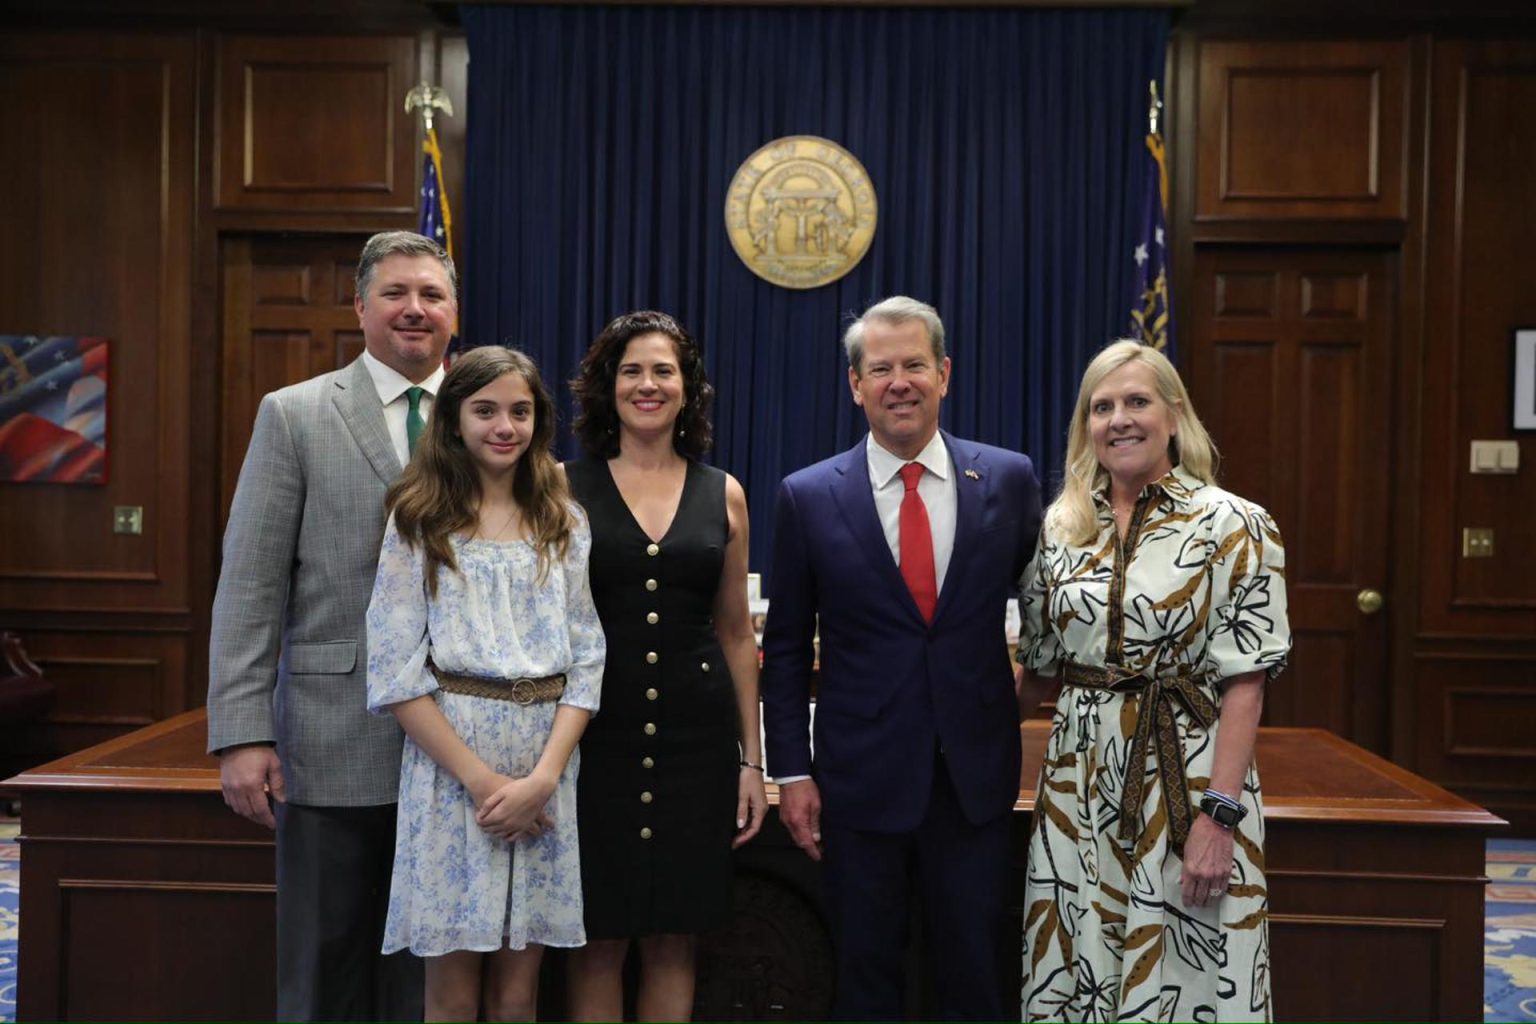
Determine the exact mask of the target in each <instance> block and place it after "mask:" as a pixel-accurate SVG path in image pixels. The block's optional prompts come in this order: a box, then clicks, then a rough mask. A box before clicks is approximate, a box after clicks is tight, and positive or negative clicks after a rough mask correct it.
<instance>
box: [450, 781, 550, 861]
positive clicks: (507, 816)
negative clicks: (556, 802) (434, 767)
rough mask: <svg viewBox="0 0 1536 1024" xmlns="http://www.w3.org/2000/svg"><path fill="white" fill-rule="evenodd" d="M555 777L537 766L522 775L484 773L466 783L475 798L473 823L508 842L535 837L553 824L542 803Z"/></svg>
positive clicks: (545, 804) (544, 801) (544, 803)
mask: <svg viewBox="0 0 1536 1024" xmlns="http://www.w3.org/2000/svg"><path fill="white" fill-rule="evenodd" d="M558 781H559V780H558V779H548V778H545V777H544V776H542V775H540V774H539V773H538V771H537V770H535V771H534V773H533V774H532V775H525V776H523V777H522V778H512V777H510V776H507V775H500V774H497V773H495V772H491V773H488V774H487V775H485V776H484V777H483V778H481V779H478V780H476V782H475V783H474V784H473V785H471V786H470V787H469V795H470V796H471V797H472V798H473V799H474V801H475V808H476V809H475V824H477V825H479V826H480V827H481V828H482V829H484V830H485V831H486V832H488V833H490V834H491V835H493V836H495V837H497V838H498V839H504V840H506V841H507V842H509V843H515V842H517V841H519V840H522V839H537V838H539V836H541V835H543V834H544V833H545V832H548V831H549V830H550V829H552V828H554V827H555V819H554V818H552V817H550V815H549V812H548V811H546V810H545V807H546V806H548V804H549V798H550V797H551V796H553V795H554V792H555V786H556V784H557V783H558Z"/></svg>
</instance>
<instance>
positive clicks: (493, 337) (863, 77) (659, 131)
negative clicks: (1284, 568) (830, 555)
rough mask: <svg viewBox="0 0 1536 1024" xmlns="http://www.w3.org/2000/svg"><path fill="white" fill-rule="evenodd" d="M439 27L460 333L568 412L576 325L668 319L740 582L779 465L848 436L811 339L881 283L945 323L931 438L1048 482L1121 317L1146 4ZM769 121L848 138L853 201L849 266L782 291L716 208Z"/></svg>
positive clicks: (838, 377) (821, 354)
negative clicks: (941, 396) (519, 359)
mask: <svg viewBox="0 0 1536 1024" xmlns="http://www.w3.org/2000/svg"><path fill="white" fill-rule="evenodd" d="M463 19H464V25H465V29H466V32H467V35H468V40H469V50H470V68H469V114H468V117H469V120H468V137H469V153H468V167H467V174H466V178H467V181H466V190H467V210H468V216H467V221H468V223H467V224H466V232H465V235H466V241H467V245H466V247H465V264H466V268H465V281H464V302H463V322H464V327H465V333H466V340H467V341H468V342H469V343H470V344H489V343H501V344H510V345H514V346H516V347H518V348H521V349H522V350H524V351H525V352H527V353H529V354H530V355H532V356H533V357H534V358H535V359H536V360H537V361H538V363H539V365H540V367H541V368H542V369H543V372H544V374H545V377H546V380H547V381H548V382H549V383H550V385H551V387H552V388H554V389H555V390H557V391H560V392H562V403H563V409H564V414H565V415H566V417H567V422H568V421H569V415H570V412H569V399H568V397H565V396H564V395H563V392H564V391H565V389H564V387H563V382H564V381H566V380H568V379H569V378H570V377H571V376H572V375H573V373H574V372H575V369H576V366H577V364H578V362H579V361H580V358H581V355H582V353H583V352H584V351H585V350H586V348H587V345H588V344H589V343H590V341H591V339H592V338H593V337H594V336H595V335H596V334H597V333H598V331H599V330H601V329H602V327H603V325H604V324H606V323H607V322H608V321H609V320H610V319H611V318H613V317H614V316H615V315H617V314H619V313H622V312H624V311H626V310H630V309H637V308H654V309H662V310H665V311H667V312H670V313H672V314H674V315H675V316H677V317H678V318H679V319H680V320H681V321H682V322H683V323H684V324H685V325H687V326H688V328H689V329H690V330H691V331H692V332H693V333H694V334H695V336H696V337H698V339H699V340H700V343H701V345H702V347H703V351H704V356H705V361H706V366H707V369H708V372H709V376H710V380H711V381H712V382H713V383H714V385H715V388H716V390H717V398H716V407H715V410H716V411H715V429H716V444H715V452H714V456H713V461H714V463H715V464H716V465H718V466H720V467H722V468H724V469H726V470H728V471H730V472H731V473H733V474H735V476H736V477H737V478H738V479H739V480H740V481H741V482H742V484H743V486H744V487H745V488H746V491H747V496H748V501H749V503H750V510H751V515H752V524H753V531H752V568H753V569H754V570H755V571H766V570H767V568H768V566H767V565H766V562H767V552H768V551H769V550H770V537H769V536H768V534H769V529H770V527H771V522H772V518H771V511H772V507H773V499H774V493H775V491H776V489H777V485H778V482H779V480H780V479H781V478H782V477H783V476H785V475H786V474H787V473H790V472H792V471H794V470H796V469H798V468H800V467H802V466H806V465H809V464H810V463H812V462H814V461H816V460H818V459H821V458H824V457H826V456H828V455H830V454H832V453H833V452H836V451H839V450H841V449H843V448H846V447H847V446H849V445H851V444H852V443H853V442H854V441H855V440H857V439H858V438H859V437H861V436H862V435H863V433H864V430H865V424H864V418H863V414H862V411H860V410H858V409H857V408H855V406H854V405H853V402H852V400H851V398H850V397H849V393H848V386H847V379H846V377H847V374H846V365H847V364H846V362H845V361H844V359H843V355H842V351H841V348H840V345H839V339H840V337H841V334H842V331H843V328H844V327H845V326H846V324H847V322H848V319H849V316H850V314H855V313H857V312H859V311H861V310H863V309H864V308H865V307H866V306H867V305H869V304H870V303H872V302H874V301H876V300H878V299H881V298H884V297H886V296H888V295H892V294H898V293H900V294H907V295H912V296H915V297H917V298H920V299H923V300H925V301H928V302H931V303H933V304H934V305H935V306H936V307H937V308H938V310H939V313H940V315H941V316H942V317H943V319H944V323H945V328H946V330H947V332H948V335H949V349H950V355H951V357H952V359H953V361H954V370H953V377H952V380H951V384H950V393H949V397H948V399H947V400H946V401H945V403H944V410H943V425H944V427H945V428H946V429H948V430H950V431H952V432H954V433H955V434H958V435H960V436H963V437H970V438H974V439H976V440H981V441H986V442H990V443H992V444H997V445H1002V446H1004V447H1008V448H1014V449H1018V450H1021V451H1024V452H1027V453H1029V454H1030V455H1031V456H1032V457H1034V458H1035V460H1036V462H1037V464H1038V465H1039V466H1040V468H1041V470H1042V475H1043V476H1044V477H1045V478H1046V479H1047V480H1050V479H1052V478H1056V477H1059V472H1060V467H1061V464H1062V461H1063V460H1062V455H1063V451H1064V449H1065V443H1066V441H1065V439H1066V429H1067V421H1068V418H1069V416H1070V413H1071V409H1072V402H1073V399H1074V398H1075V394H1076V386H1077V380H1078V376H1079V374H1080V373H1081V371H1082V368H1083V366H1084V365H1086V363H1087V360H1088V359H1089V358H1090V357H1091V356H1092V354H1093V353H1094V352H1095V351H1097V350H1098V348H1100V347H1101V346H1102V345H1103V344H1104V343H1105V342H1107V341H1108V340H1109V339H1111V338H1113V337H1119V336H1122V335H1124V334H1125V333H1126V330H1127V322H1128V310H1127V308H1126V299H1125V297H1126V296H1127V295H1128V294H1129V293H1130V290H1131V288H1132V273H1133V271H1134V269H1135V264H1134V263H1133V262H1132V260H1131V259H1130V255H1131V252H1132V250H1133V249H1134V247H1135V244H1136V243H1137V241H1139V239H1138V238H1137V237H1136V235H1137V225H1138V217H1139V215H1140V208H1139V207H1140V202H1141V197H1142V191H1143V189H1142V186H1143V180H1142V179H1143V176H1144V175H1145V173H1146V171H1145V167H1146V161H1145V160H1144V159H1143V158H1144V155H1145V153H1144V143H1143V139H1144V136H1145V134H1146V129H1147V119H1146V106H1147V83H1148V81H1149V80H1152V79H1156V80H1158V81H1161V80H1162V72H1163V60H1164V51H1165V46H1166V40H1167V31H1168V16H1167V14H1166V13H1165V12H1161V11H1146V10H1114V11H1103V10H1073V11H1060V10H1019V9H992V10H983V9H948V10H940V9H927V8H925V9H850V8H835V9H828V8H778V9H771V8H715V7H585V6H560V7H537V6H519V5H507V6H501V5H489V6H483V7H481V6H466V7H465V8H463ZM786 135H820V136H824V137H826V138H829V139H831V140H833V141H834V142H837V143H839V144H840V145H842V146H843V147H844V148H846V149H848V150H849V151H851V152H852V153H853V154H854V155H855V156H856V157H857V158H858V159H859V160H860V161H861V162H862V163H863V164H864V166H865V168H866V169H867V170H868V171H869V175H870V178H871V180H872V182H873V184H874V186H875V190H876V193H877V195H878V201H879V226H878V229H877V231H876V234H875V238H874V242H873V245H872V247H871V248H870V251H869V253H868V254H867V255H866V256H865V257H864V260H863V262H861V263H860V264H859V265H858V266H857V267H856V268H855V269H854V270H853V271H852V272H851V273H849V274H848V275H847V276H846V277H844V278H842V279H841V280H839V281H837V282H835V283H833V284H830V285H826V286H824V287H821V288H817V289H813V290H808V291H791V290H787V289H784V288H781V287H778V286H775V285H772V284H769V283H767V282H766V281H763V280H761V279H759V278H758V277H756V276H755V275H753V274H752V273H751V272H750V271H749V270H748V269H747V268H746V266H745V265H743V264H742V262H741V260H740V259H739V258H738V257H737V256H736V254H735V251H734V250H733V249H732V248H731V245H730V241H729V239H728V237H727V235H726V230H725V223H724V210H725V200H726V188H727V185H728V184H729V182H730V180H731V178H732V176H733V175H734V174H735V173H736V170H737V168H738V167H739V166H740V164H741V163H742V161H744V160H745V159H746V158H747V157H748V156H750V155H751V154H752V153H753V152H755V151H756V150H757V149H758V148H759V147H761V146H762V145H763V144H764V143H767V142H769V141H771V140H773V139H776V138H779V137H782V136H786ZM562 435H563V436H565V443H564V448H563V451H564V452H565V453H566V454H573V453H574V452H575V445H574V442H572V441H571V440H570V439H569V437H568V435H567V434H566V433H565V432H564V431H562Z"/></svg>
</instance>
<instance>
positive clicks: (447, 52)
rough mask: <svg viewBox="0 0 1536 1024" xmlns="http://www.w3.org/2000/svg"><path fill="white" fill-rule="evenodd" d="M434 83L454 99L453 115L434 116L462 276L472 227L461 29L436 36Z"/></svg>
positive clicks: (466, 42) (455, 255)
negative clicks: (467, 187)
mask: <svg viewBox="0 0 1536 1024" xmlns="http://www.w3.org/2000/svg"><path fill="white" fill-rule="evenodd" d="M437 84H438V85H441V86H442V87H443V89H444V90H446V91H447V93H448V98H449V99H450V100H452V101H453V115H454V116H452V117H439V118H437V120H436V122H435V123H436V125H437V141H438V144H439V145H441V146H442V148H443V187H444V188H445V189H446V190H447V194H448V201H449V203H450V204H451V205H452V207H453V214H454V218H453V237H454V251H453V258H454V260H455V261H456V262H457V263H458V264H459V278H460V280H462V279H463V277H464V267H463V260H464V252H465V245H466V242H465V239H466V238H468V232H470V231H472V230H474V228H473V225H472V224H471V223H470V219H469V217H468V215H467V214H468V210H469V207H468V206H467V204H466V203H465V195H464V171H465V164H466V161H467V159H468V157H469V40H468V39H466V38H465V37H464V35H463V34H462V33H451V34H450V33H444V34H443V35H440V36H439V37H438V46H437Z"/></svg>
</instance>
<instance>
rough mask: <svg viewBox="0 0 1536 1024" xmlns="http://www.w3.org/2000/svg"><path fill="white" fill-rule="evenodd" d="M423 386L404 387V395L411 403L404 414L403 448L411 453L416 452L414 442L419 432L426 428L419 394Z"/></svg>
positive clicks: (422, 391) (418, 437)
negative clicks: (408, 409)
mask: <svg viewBox="0 0 1536 1024" xmlns="http://www.w3.org/2000/svg"><path fill="white" fill-rule="evenodd" d="M424 391H425V389H423V388H406V389H405V397H406V399H407V400H408V401H409V402H410V403H411V409H410V411H409V412H407V413H406V414H405V449H406V451H407V452H408V453H410V454H411V455H415V454H416V442H417V440H418V439H420V437H421V432H422V431H423V430H425V429H427V421H426V420H425V419H424V418H423V417H422V415H421V396H422V394H423V393H424Z"/></svg>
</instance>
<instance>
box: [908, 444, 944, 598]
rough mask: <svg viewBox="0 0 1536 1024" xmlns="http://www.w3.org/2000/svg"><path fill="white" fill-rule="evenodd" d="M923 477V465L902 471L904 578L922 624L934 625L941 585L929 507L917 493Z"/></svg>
mask: <svg viewBox="0 0 1536 1024" xmlns="http://www.w3.org/2000/svg"><path fill="white" fill-rule="evenodd" d="M922 475H923V467H922V464H921V463H917V462H909V463H907V464H906V465H905V466H902V467H901V482H902V483H903V484H905V485H906V488H907V493H906V494H904V495H902V498H901V520H900V521H901V578H902V579H904V580H906V581H907V589H908V590H910V591H912V600H914V601H916V602H917V610H918V611H920V612H922V613H923V621H924V622H932V621H933V610H934V608H936V607H938V604H939V585H938V583H937V582H936V580H937V575H936V573H935V572H934V569H933V529H932V528H931V527H930V526H929V525H928V506H927V505H924V504H923V497H922V495H920V494H918V493H917V481H918V480H919V479H921V478H922Z"/></svg>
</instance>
